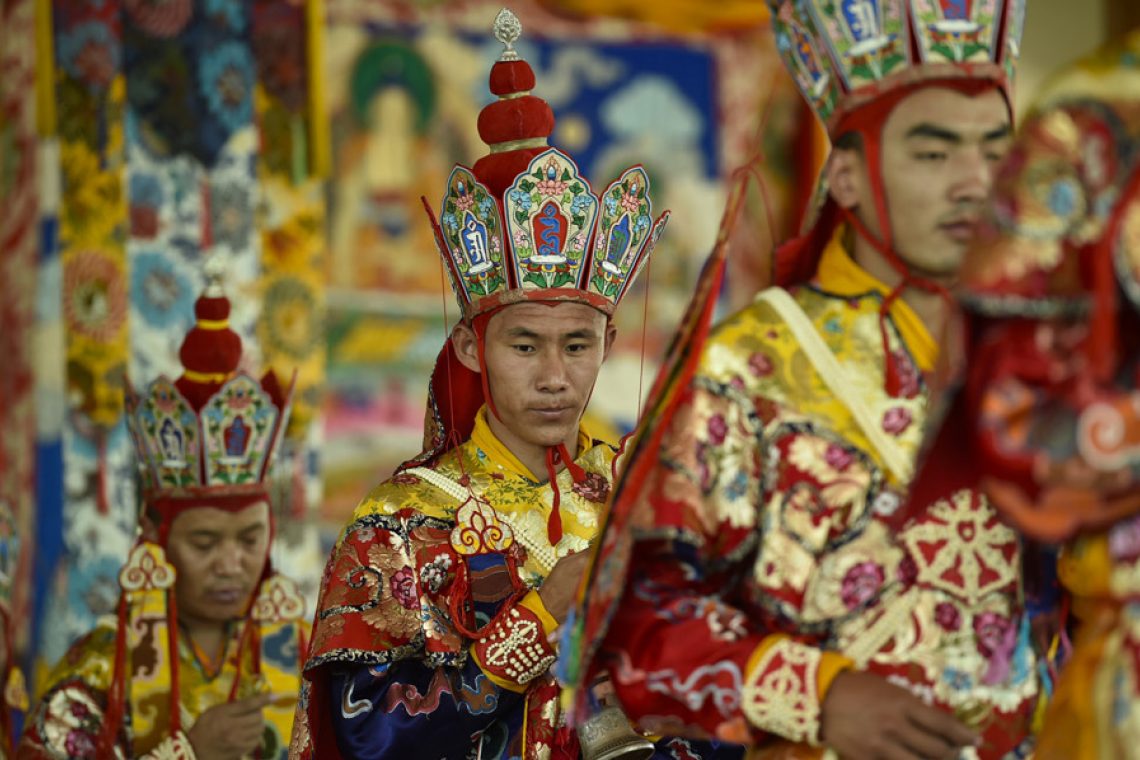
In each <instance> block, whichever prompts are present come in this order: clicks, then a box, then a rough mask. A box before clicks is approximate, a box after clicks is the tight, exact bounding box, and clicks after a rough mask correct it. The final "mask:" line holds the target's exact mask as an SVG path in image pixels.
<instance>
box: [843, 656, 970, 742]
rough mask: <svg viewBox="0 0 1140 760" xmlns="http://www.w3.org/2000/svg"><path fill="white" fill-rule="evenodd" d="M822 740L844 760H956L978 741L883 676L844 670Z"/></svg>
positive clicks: (962, 728) (955, 720) (950, 718)
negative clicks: (940, 759) (870, 759)
mask: <svg viewBox="0 0 1140 760" xmlns="http://www.w3.org/2000/svg"><path fill="white" fill-rule="evenodd" d="M820 739H821V740H822V741H823V743H824V744H825V745H827V746H828V747H831V749H833V750H835V752H837V753H838V754H839V756H840V757H841V758H844V759H845V760H847V759H848V758H849V759H850V760H864V758H873V759H875V760H879V759H880V758H881V759H882V760H934V759H935V758H945V760H954V759H955V758H957V757H958V755H959V753H960V752H961V750H962V749H963V748H965V747H972V746H974V745H975V744H976V742H977V740H978V737H977V735H976V734H975V733H974V732H973V731H971V730H970V729H968V728H966V727H965V726H964V725H962V724H961V723H960V722H958V720H957V719H956V718H954V716H952V715H949V714H948V713H944V712H942V711H941V710H938V709H936V708H933V707H930V706H929V705H926V704H924V703H923V702H922V700H920V699H918V697H915V696H914V695H913V694H911V693H910V692H909V691H907V690H906V689H903V688H901V687H898V686H895V685H894V684H892V683H889V682H888V681H887V680H886V679H884V678H882V677H880V676H877V675H874V674H873V673H864V672H860V671H845V672H843V673H840V674H839V675H838V676H836V677H835V680H834V681H832V682H831V687H830V688H829V689H828V690H827V696H826V697H825V698H824V700H823V709H822V714H821V717H820Z"/></svg>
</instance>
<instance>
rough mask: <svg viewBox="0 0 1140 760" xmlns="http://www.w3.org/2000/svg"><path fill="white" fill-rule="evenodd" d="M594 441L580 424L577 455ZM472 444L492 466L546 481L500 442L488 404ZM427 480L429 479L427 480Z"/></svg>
mask: <svg viewBox="0 0 1140 760" xmlns="http://www.w3.org/2000/svg"><path fill="white" fill-rule="evenodd" d="M593 440H594V439H593V437H592V436H591V435H590V433H589V432H588V431H587V430H586V428H585V426H584V425H582V424H581V423H579V426H578V450H577V451H576V452H574V453H575V455H580V454H581V453H582V452H584V451H586V450H587V449H588V448H590V445H591V444H592V443H593ZM471 443H473V444H475V445H476V446H478V447H479V448H480V449H481V450H482V451H483V453H484V454H486V455H487V458H488V459H490V460H491V464H493V465H496V466H498V467H500V468H502V469H504V470H506V471H507V472H510V473H514V474H515V475H518V476H519V477H522V478H526V479H527V480H529V481H531V482H533V483H541V482H542V481H543V480H544V479H545V475H544V476H543V477H542V478H540V477H538V476H536V475H535V474H534V473H533V472H531V471H530V468H529V467H527V466H526V465H525V464H523V463H522V460H520V459H519V458H518V457H517V456H515V453H514V452H513V451H511V450H510V449H509V448H507V446H506V444H504V443H503V442H502V441H500V440H499V437H498V436H497V435H495V431H493V430H491V425H490V423H489V422H488V421H487V405H486V404H484V405H483V406H481V407H480V408H479V411H478V413H477V414H476V415H475V427H474V428H473V429H472V430H471ZM417 469H422V468H417ZM417 474H419V473H417ZM425 480H429V479H428V478H425ZM429 482H430V481H429ZM434 485H438V484H434ZM445 490H446V489H445ZM465 493H466V492H465ZM461 498H466V496H463V497H461Z"/></svg>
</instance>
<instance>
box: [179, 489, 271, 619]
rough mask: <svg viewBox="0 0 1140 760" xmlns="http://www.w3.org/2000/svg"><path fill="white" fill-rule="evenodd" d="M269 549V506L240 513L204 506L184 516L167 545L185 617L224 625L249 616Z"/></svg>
mask: <svg viewBox="0 0 1140 760" xmlns="http://www.w3.org/2000/svg"><path fill="white" fill-rule="evenodd" d="M268 549H269V504H268V502H265V501H259V502H256V503H255V504H251V505H250V506H248V507H246V508H245V509H242V510H240V511H238V512H228V511H226V510H223V509H218V508H216V507H211V506H207V505H203V506H201V507H195V508H193V509H187V510H185V511H184V512H182V513H181V514H179V515H178V516H177V517H176V518H174V522H173V523H172V524H171V526H170V534H169V536H168V538H167V546H166V551H167V556H168V557H169V559H170V562H171V564H173V565H174V568H175V570H176V571H177V572H178V577H177V580H176V581H175V594H176V598H177V600H178V616H179V618H181V619H183V620H184V621H202V622H216V623H220V622H225V621H228V620H234V619H236V618H239V617H241V616H242V615H243V614H245V612H246V610H247V608H248V606H249V601H250V597H251V596H252V595H253V592H254V590H255V589H256V587H257V582H258V580H259V579H260V578H261V572H262V570H263V569H264V568H265V562H266V560H267V557H268Z"/></svg>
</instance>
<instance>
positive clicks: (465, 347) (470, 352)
mask: <svg viewBox="0 0 1140 760" xmlns="http://www.w3.org/2000/svg"><path fill="white" fill-rule="evenodd" d="M451 346H452V348H454V349H455V355H456V356H457V357H458V358H459V363H460V364H462V365H463V366H464V367H466V368H467V369H469V370H471V371H472V372H482V367H480V366H479V339H478V338H477V337H475V331H474V330H473V329H472V328H471V325H469V324H467V323H466V322H460V323H459V324H457V325H456V326H455V329H454V330H452V331H451Z"/></svg>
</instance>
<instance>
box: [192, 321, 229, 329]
mask: <svg viewBox="0 0 1140 760" xmlns="http://www.w3.org/2000/svg"><path fill="white" fill-rule="evenodd" d="M197 326H198V327H200V328H201V329H203V330H228V329H229V327H230V321H229V320H228V319H199V320H198V324H197Z"/></svg>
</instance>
